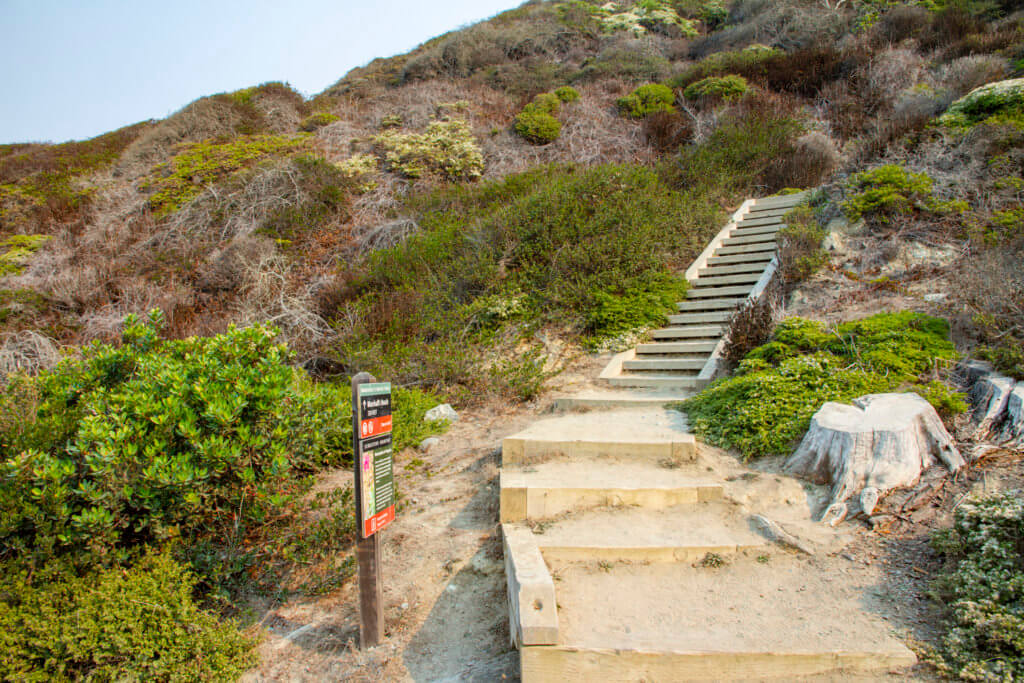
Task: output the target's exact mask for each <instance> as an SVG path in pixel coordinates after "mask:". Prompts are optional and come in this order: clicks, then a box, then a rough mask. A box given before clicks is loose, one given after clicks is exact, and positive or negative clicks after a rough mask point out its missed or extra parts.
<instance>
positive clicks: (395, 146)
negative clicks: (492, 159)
mask: <svg viewBox="0 0 1024 683" xmlns="http://www.w3.org/2000/svg"><path fill="white" fill-rule="evenodd" d="M374 141H375V142H376V143H377V144H378V145H380V146H381V147H382V148H383V150H384V158H385V160H386V161H387V163H388V165H389V166H390V167H391V169H392V170H394V171H397V172H399V173H401V174H402V175H404V176H406V177H408V178H419V177H422V176H424V175H426V174H431V173H432V174H436V175H439V176H441V177H443V178H445V179H447V180H473V179H476V178H479V177H480V176H481V175H483V171H484V157H483V154H482V153H481V152H480V147H479V146H478V145H477V143H476V139H475V138H474V137H473V134H472V132H471V131H470V129H469V124H468V123H466V122H465V121H460V120H458V119H454V120H450V121H433V122H431V123H430V124H429V125H428V126H427V130H426V131H425V132H423V133H400V132H398V131H394V130H388V131H385V132H383V133H381V134H380V135H378V136H376V137H375V138H374Z"/></svg>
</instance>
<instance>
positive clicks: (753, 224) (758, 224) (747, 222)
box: [736, 216, 782, 228]
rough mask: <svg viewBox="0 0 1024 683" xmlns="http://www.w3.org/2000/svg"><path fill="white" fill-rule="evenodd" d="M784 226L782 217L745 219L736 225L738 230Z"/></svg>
mask: <svg viewBox="0 0 1024 683" xmlns="http://www.w3.org/2000/svg"><path fill="white" fill-rule="evenodd" d="M780 225H782V217H781V216H766V217H764V218H761V217H760V216H758V217H756V218H743V219H742V220H740V222H739V223H737V224H736V227H737V228H763V227H766V226H767V227H772V226H775V227H778V226H780Z"/></svg>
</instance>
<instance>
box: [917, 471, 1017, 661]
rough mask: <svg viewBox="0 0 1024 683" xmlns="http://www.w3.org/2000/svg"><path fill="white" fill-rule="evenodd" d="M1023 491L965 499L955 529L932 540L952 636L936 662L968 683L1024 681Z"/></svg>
mask: <svg viewBox="0 0 1024 683" xmlns="http://www.w3.org/2000/svg"><path fill="white" fill-rule="evenodd" d="M1021 493H1022V492H1021V491H1010V492H1007V493H1001V494H995V495H989V496H986V497H981V498H975V499H972V500H968V501H967V502H965V503H963V504H962V505H960V506H959V507H957V509H956V515H955V517H954V522H953V527H952V528H951V529H949V530H948V531H945V532H939V533H938V534H936V536H935V537H934V539H933V545H934V546H935V547H936V550H938V551H939V552H941V553H943V554H945V555H946V556H947V558H948V560H949V564H950V568H949V570H948V571H947V573H945V574H944V575H943V576H942V577H941V578H940V580H939V582H938V584H937V590H936V599H937V600H938V601H939V602H940V603H941V604H942V605H944V606H946V607H947V608H948V610H949V617H950V618H949V630H948V632H947V633H946V634H945V636H944V637H943V639H942V644H941V648H940V651H939V652H938V653H937V657H936V661H935V663H936V664H937V665H938V667H939V670H940V671H941V672H942V673H945V674H947V675H949V676H955V677H958V678H961V679H963V680H968V681H1013V680H1020V679H1021V678H1024V497H1022V495H1021Z"/></svg>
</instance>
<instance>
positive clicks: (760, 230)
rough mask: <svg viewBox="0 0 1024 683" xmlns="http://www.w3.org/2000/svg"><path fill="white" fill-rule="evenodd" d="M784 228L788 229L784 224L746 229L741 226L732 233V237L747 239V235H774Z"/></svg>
mask: <svg viewBox="0 0 1024 683" xmlns="http://www.w3.org/2000/svg"><path fill="white" fill-rule="evenodd" d="M784 227H786V225H785V224H784V223H779V224H778V225H762V226H758V227H756V228H744V227H743V226H742V224H741V225H740V227H738V228H736V229H735V230H733V231H732V237H746V236H747V235H774V234H776V233H778V232H779V230H781V229H782V228H784Z"/></svg>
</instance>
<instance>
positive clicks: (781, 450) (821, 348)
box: [683, 311, 966, 458]
mask: <svg viewBox="0 0 1024 683" xmlns="http://www.w3.org/2000/svg"><path fill="white" fill-rule="evenodd" d="M955 357H956V352H955V351H954V349H953V344H952V343H951V342H950V341H949V325H948V323H947V322H946V321H944V320H942V319H939V318H932V317H929V316H925V315H922V314H919V313H913V312H909V311H904V312H900V313H882V314H879V315H875V316H872V317H870V318H865V319H863V320H858V321H854V322H849V323H843V324H841V325H839V326H838V327H837V328H836V329H835V330H829V329H827V328H826V327H825V326H824V325H823V324H822V323H819V322H815V321H811V320H804V319H800V318H791V319H788V320H785V321H783V322H782V323H780V324H779V326H778V328H777V329H776V331H775V334H774V335H773V338H772V341H770V342H769V343H767V344H765V345H763V346H760V347H758V348H756V349H754V350H753V351H751V352H750V353H749V354H747V356H746V358H745V359H744V360H743V361H741V362H740V366H739V370H738V373H737V375H736V376H734V377H729V378H726V379H723V380H720V381H718V382H715V383H714V384H712V385H711V386H710V387H708V388H707V389H705V390H704V391H703V392H701V393H700V394H698V395H697V396H695V397H694V398H692V399H689V400H688V401H686V402H685V403H684V404H683V407H684V409H685V410H686V411H687V413H688V414H689V416H690V419H691V421H692V424H693V426H694V429H695V430H696V431H697V433H698V434H699V435H700V436H701V437H702V438H704V439H706V440H708V441H709V442H710V443H713V444H715V445H718V446H721V447H724V448H733V449H735V450H738V451H739V452H741V453H742V454H743V455H744V456H745V457H748V458H750V457H757V456H760V455H786V454H788V453H789V452H791V449H792V448H793V446H794V445H795V444H796V442H797V441H798V440H799V439H800V438H801V437H802V436H803V434H804V433H805V432H806V431H807V428H808V426H809V424H810V420H811V416H812V415H813V414H814V413H815V412H816V411H817V410H818V408H820V407H821V405H822V404H823V403H825V402H826V401H840V402H845V401H849V400H851V399H853V398H856V397H858V396H862V395H864V394H869V393H877V392H886V391H896V390H913V391H918V392H919V393H921V395H922V396H924V397H925V398H926V399H928V400H931V401H935V404H936V408H937V409H939V410H940V411H943V412H945V413H946V414H947V415H948V414H950V413H951V412H955V411H958V410H960V409H963V408H966V404H965V403H964V402H963V400H962V397H959V396H956V395H955V394H953V393H951V392H949V391H948V390H946V391H942V390H940V389H939V388H938V387H936V386H935V385H934V384H930V383H929V382H922V381H921V377H922V376H924V375H926V374H927V373H929V372H931V371H932V370H933V369H934V367H935V365H936V363H939V362H943V361H952V360H953V359H954V358H955Z"/></svg>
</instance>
